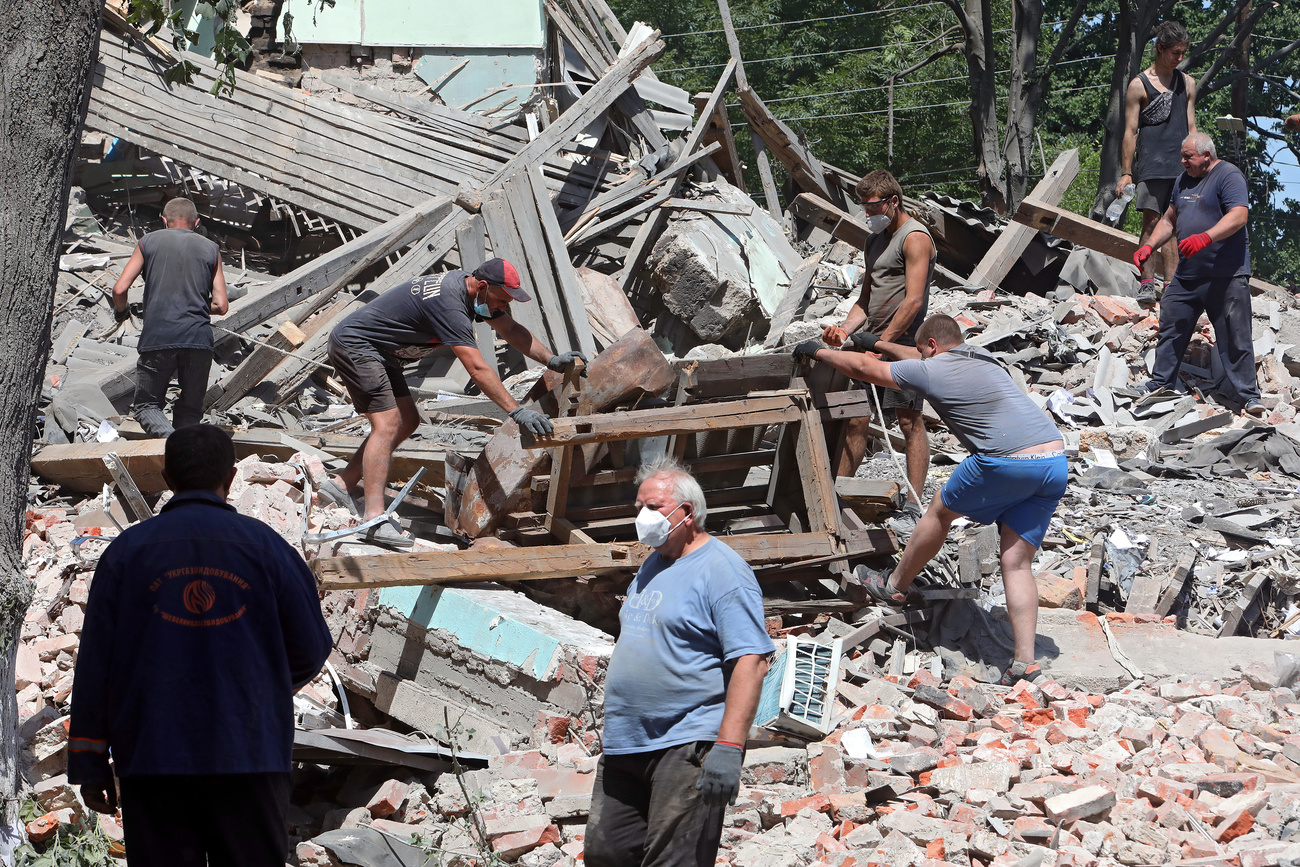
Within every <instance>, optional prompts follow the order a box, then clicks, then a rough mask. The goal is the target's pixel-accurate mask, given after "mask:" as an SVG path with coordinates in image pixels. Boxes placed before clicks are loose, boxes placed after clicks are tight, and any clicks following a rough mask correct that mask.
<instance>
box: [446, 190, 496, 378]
mask: <svg viewBox="0 0 1300 867" xmlns="http://www.w3.org/2000/svg"><path fill="white" fill-rule="evenodd" d="M483 240H484V231H483V216H482V215H481V214H474V215H473V216H471V217H470V218H469V219H468V220H466V221H465V222H464V223H462V224H461V225H460V227H459V228H457V229H456V249H458V250H459V251H460V265H461V268H462V269H466V270H473V269H474V268H476V267H478V265H479V264H480V263H482V262H486V261H487V252H486V251H485V249H484V246H483ZM474 343H475V345H477V346H478V351H479V353H480V354H481V355H482V356H483V360H484V361H486V362H487V363H488V364H489V365H491V367H492V369H493V370H494V371H497V373H498V374H500V370H499V369H498V367H497V350H496V332H495V331H493V330H492V326H491V325H488V324H487V323H486V322H475V323H474Z"/></svg>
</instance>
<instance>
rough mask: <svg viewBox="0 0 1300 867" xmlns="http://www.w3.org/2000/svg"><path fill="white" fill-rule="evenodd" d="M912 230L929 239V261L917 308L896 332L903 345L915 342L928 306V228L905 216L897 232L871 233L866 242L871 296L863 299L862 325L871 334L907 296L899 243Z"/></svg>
mask: <svg viewBox="0 0 1300 867" xmlns="http://www.w3.org/2000/svg"><path fill="white" fill-rule="evenodd" d="M913 232H922V233H924V234H925V237H926V240H928V241H929V242H930V262H929V265H928V266H927V267H926V272H925V294H924V295H922V296H921V309H920V310H918V311H916V318H915V319H913V320H912V324H911V325H909V326H908V327H907V331H906V332H904V334H902V335H900V337H899V338H898V342H899V343H900V344H902V345H904V346H912V345H914V344H915V343H916V331H917V329H918V328H920V327H921V323H922V322H924V321H925V312H926V310H927V308H929V306H930V282H931V280H932V278H933V277H934V260H935V256H936V251H935V247H934V239H932V238H931V237H930V231H929V230H928V229H927V228H925V226H924V225H922V223H921V222H920V221H919V220H917V219H916V218H915V217H908V218H907V221H906V222H905V223H903V225H901V226H899V227H898V231H896V232H894V233H893V234H890V233H888V232H881V233H880V234H879V235H874V236H872V238H871V240H870V241H869V242H867V250H866V256H867V270H868V271H870V272H871V295H870V296H869V297H868V299H867V310H866V313H867V322H866V325H864V326H863V327H864V328H866V329H867V330H868V331H870V332H872V333H873V334H879V333H880V332H881V331H883V330H884V329H885V327H886V326H887V325H889V322H890V320H891V319H893V318H894V314H895V313H896V312H897V311H898V305H900V304H902V303H903V298H904V297H906V295H907V270H906V266H907V260H906V258H905V257H904V255H903V242H904V241H905V240H906V239H907V236H908V235H910V234H912V233H913Z"/></svg>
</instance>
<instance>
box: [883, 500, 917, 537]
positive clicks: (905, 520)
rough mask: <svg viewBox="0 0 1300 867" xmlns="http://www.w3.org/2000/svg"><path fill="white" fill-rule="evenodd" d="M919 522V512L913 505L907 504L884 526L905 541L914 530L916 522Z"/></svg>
mask: <svg viewBox="0 0 1300 867" xmlns="http://www.w3.org/2000/svg"><path fill="white" fill-rule="evenodd" d="M919 520H921V510H920V508H919V507H917V506H916V505H915V504H914V503H910V502H909V503H908V504H907V505H906V506H904V507H903V510H902V511H901V512H899V513H898V514H897V515H895V516H894V517H892V518H890V519H889V521H888V522H886V526H888V527H889V529H891V530H893V531H894V532H895V533H896V534H898V535H899V536H902V537H903V541H907V540H908V539H909V538H911V536H912V532H913V531H914V530H915V529H916V522H917V521H919Z"/></svg>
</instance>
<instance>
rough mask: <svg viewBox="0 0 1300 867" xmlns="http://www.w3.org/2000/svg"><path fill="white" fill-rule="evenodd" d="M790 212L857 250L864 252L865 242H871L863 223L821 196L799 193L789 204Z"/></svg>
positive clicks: (865, 225) (869, 234)
mask: <svg viewBox="0 0 1300 867" xmlns="http://www.w3.org/2000/svg"><path fill="white" fill-rule="evenodd" d="M790 210H791V211H793V212H794V215H795V216H796V217H798V218H799V219H801V220H807V221H808V222H809V223H812V224H813V225H814V226H817V227H818V228H819V229H822V230H824V231H825V232H827V233H828V234H830V235H831V236H832V237H834V238H838V239H839V240H841V241H844V242H845V243H846V244H852V245H853V246H854V247H857V248H858V249H859V250H865V249H866V248H867V242H868V241H870V240H871V233H870V232H868V231H867V224H866V223H865V222H863V221H862V220H859V219H858V218H857V217H855V216H853V215H852V214H850V213H849V212H848V211H846V210H844V209H843V208H838V207H836V206H835V205H834V204H832V203H831V202H828V201H827V200H826V199H825V198H824V197H822V196H818V195H815V194H813V193H801V194H800V195H798V196H795V198H794V201H793V202H791V203H790Z"/></svg>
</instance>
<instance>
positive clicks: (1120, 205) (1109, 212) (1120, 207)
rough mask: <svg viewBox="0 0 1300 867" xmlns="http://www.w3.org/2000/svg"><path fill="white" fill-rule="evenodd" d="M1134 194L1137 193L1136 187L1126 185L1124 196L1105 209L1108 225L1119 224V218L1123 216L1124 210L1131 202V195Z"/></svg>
mask: <svg viewBox="0 0 1300 867" xmlns="http://www.w3.org/2000/svg"><path fill="white" fill-rule="evenodd" d="M1135 192H1137V187H1136V186H1135V185H1133V184H1128V185H1127V186H1125V187H1124V195H1122V196H1120V197H1119V198H1118V199H1116V200H1115V201H1113V202H1111V203H1110V207H1109V208H1107V209H1106V222H1107V223H1110V224H1111V225H1112V226H1113V225H1116V224H1117V223H1119V218H1120V217H1121V216H1122V215H1123V214H1124V208H1126V207H1128V203H1129V202H1131V201H1133V194H1134V193H1135Z"/></svg>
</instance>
